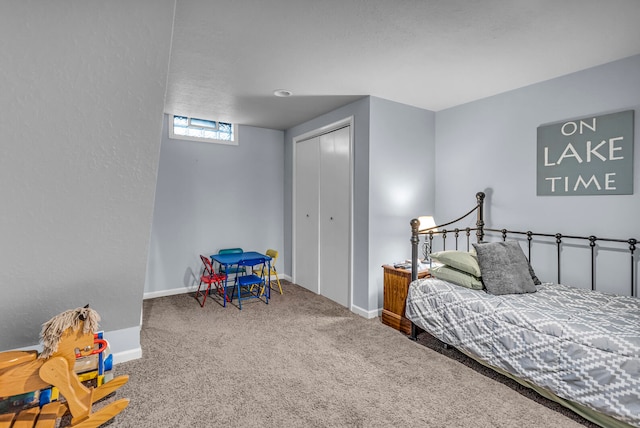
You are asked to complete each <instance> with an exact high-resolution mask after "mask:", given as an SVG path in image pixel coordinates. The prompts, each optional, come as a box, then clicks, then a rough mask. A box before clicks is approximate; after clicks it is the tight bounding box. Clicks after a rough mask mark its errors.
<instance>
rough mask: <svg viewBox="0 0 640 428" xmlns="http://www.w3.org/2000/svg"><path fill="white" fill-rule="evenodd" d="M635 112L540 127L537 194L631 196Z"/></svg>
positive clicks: (591, 117)
mask: <svg viewBox="0 0 640 428" xmlns="http://www.w3.org/2000/svg"><path fill="white" fill-rule="evenodd" d="M633 114H634V111H633V110H627V111H622V112H618V113H612V114H606V115H602V116H590V117H584V118H580V119H573V120H569V121H565V122H559V123H554V124H551V125H542V126H539V127H538V147H537V156H538V161H537V172H538V179H537V194H538V195H539V196H572V195H632V194H633Z"/></svg>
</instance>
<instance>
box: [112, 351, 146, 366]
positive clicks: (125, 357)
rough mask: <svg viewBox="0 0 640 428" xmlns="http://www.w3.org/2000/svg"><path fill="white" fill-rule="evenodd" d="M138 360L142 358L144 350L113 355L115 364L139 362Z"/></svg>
mask: <svg viewBox="0 0 640 428" xmlns="http://www.w3.org/2000/svg"><path fill="white" fill-rule="evenodd" d="M138 358H142V348H140V347H138V348H135V349H128V350H126V351H122V352H117V353H115V354H113V363H114V364H118V363H126V362H127V361H131V360H137V359H138Z"/></svg>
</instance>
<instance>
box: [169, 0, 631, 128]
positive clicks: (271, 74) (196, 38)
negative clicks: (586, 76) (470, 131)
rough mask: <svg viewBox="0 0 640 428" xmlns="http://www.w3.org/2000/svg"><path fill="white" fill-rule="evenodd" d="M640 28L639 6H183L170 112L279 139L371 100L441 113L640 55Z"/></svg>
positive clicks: (503, 2)
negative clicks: (281, 133) (274, 133)
mask: <svg viewBox="0 0 640 428" xmlns="http://www.w3.org/2000/svg"><path fill="white" fill-rule="evenodd" d="M639 23H640V1H638V0H477V1H470V0H268V1H266V0H216V1H211V0H177V5H176V15H175V22H174V33H173V43H172V52H171V64H170V70H169V81H168V88H167V97H166V104H165V111H166V112H167V113H176V114H185V115H190V116H194V117H203V118H211V119H219V120H226V121H231V122H235V123H239V124H244V125H252V126H258V127H264V128H272V129H287V128H289V127H291V126H294V125H297V124H299V123H301V122H303V121H306V120H309V119H311V118H314V117H316V116H318V115H320V114H323V113H326V112H328V111H331V110H333V109H335V108H337V107H339V106H342V105H344V104H347V103H348V102H350V101H353V100H356V99H358V98H360V97H362V96H366V95H373V96H376V97H380V98H385V99H388V100H392V101H397V102H400V103H404V104H409V105H412V106H416V107H420V108H425V109H428V110H433V111H438V110H442V109H445V108H448V107H452V106H455V105H459V104H463V103H466V102H469V101H473V100H476V99H480V98H484V97H487V96H491V95H494V94H497V93H501V92H505V91H508V90H511V89H516V88H519V87H523V86H526V85H529V84H532V83H536V82H540V81H543V80H547V79H551V78H554V77H558V76H561V75H565V74H568V73H571V72H574V71H578V70H583V69H586V68H589V67H592V66H596V65H599V64H604V63H607V62H610V61H614V60H617V59H621V58H624V57H628V56H632V55H636V54H640V24H639ZM276 89H287V90H290V91H292V92H293V96H291V97H289V98H277V97H275V96H274V95H273V91H274V90H276Z"/></svg>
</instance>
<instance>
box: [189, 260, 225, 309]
mask: <svg viewBox="0 0 640 428" xmlns="http://www.w3.org/2000/svg"><path fill="white" fill-rule="evenodd" d="M200 260H202V264H203V265H204V270H203V272H202V275H201V276H200V284H199V285H198V291H196V300H197V301H198V303H200V307H203V306H204V302H206V301H207V296H208V295H209V294H211V286H212V285H213V286H215V289H216V291H217V292H218V294H220V295H221V296H224V295H225V293H224V282H225V281H226V279H227V275H226V274H224V273H215V271H214V270H213V265H212V263H211V260H209V258H208V257H205V256H203V255H200ZM202 284H207V288H206V290H204V291H203V292H202V293H201V292H200V288H201V287H202ZM200 296H204V297H203V299H202V302H200ZM223 298H224V297H223ZM227 300H229V299H228V298H227Z"/></svg>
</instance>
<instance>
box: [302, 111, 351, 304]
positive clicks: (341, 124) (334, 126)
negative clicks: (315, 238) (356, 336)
mask: <svg viewBox="0 0 640 428" xmlns="http://www.w3.org/2000/svg"><path fill="white" fill-rule="evenodd" d="M353 122H354V116H348V117H345V118H344V119H340V120H338V121H335V122H332V123H330V124H328V125H325V126H322V127H320V128H317V129H314V130H311V131H308V132H305V133H303V134H300V135H298V136H295V137H293V139H292V140H293V151H292V153H293V168H292V171H293V174H292V182H293V186H292V195H291V202H292V203H291V214H292V215H291V220H292V225H291V226H292V234H291V236H292V239H291V241H292V242H291V261H292V267H291V278H292V280H293V282H294V283H295V281H296V276H297V272H296V234H297V230H296V227H297V224H296V180H295V178H296V164H297V158H296V144H297V143H298V142H300V141H304V140H308V139H311V138H315V137H319V136H320V135H323V134H328V133H329V132H333V131H336V130H338V129H341V128H345V127H347V126H348V127H349V261H348V264H347V265H348V269H349V275H348V276H349V277H348V283H349V293H348V295H349V298H348V300H349V301H348V302H347V307H348V308H349V310H351V311H352V312H353V308H352V307H353V194H354V192H353V184H354V178H353V172H354V167H353V165H354V163H353V161H354V159H353V158H354V153H353V152H354V149H353V146H354V139H353V136H354V129H353V128H354V126H353ZM316 290H317V291H316V293H318V292H320V293H321V290H320V282H318V283H317V284H316Z"/></svg>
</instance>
